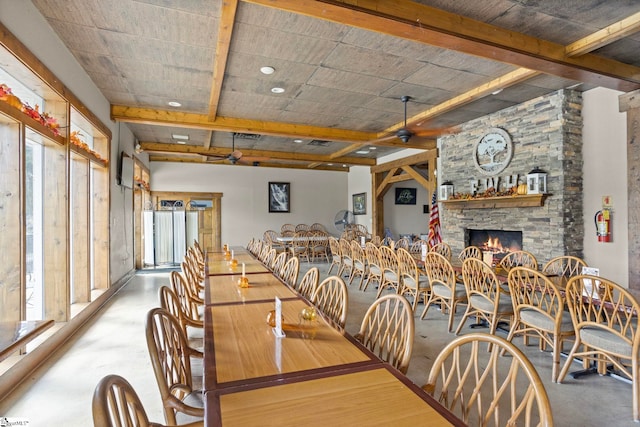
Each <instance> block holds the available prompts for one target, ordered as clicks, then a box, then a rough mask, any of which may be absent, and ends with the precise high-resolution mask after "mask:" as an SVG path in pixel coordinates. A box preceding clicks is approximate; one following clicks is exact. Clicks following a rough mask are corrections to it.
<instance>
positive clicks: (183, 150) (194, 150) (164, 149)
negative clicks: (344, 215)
mask: <svg viewBox="0 0 640 427" xmlns="http://www.w3.org/2000/svg"><path fill="white" fill-rule="evenodd" d="M140 148H141V149H142V150H143V151H146V152H150V153H176V154H192V155H202V156H226V155H227V154H229V153H230V150H229V149H228V148H217V147H211V148H208V149H205V148H203V147H201V146H199V145H182V144H167V143H163V142H143V141H141V142H140ZM241 151H242V154H243V155H244V156H247V157H267V158H269V159H272V160H292V161H300V162H312V163H313V162H319V163H340V164H348V165H360V166H374V165H375V164H376V160H375V159H369V158H363V157H338V158H335V159H333V158H331V157H330V156H326V155H317V154H305V153H291V152H286V151H267V150H244V149H243V150H241ZM304 166H305V167H306V166H307V165H304Z"/></svg>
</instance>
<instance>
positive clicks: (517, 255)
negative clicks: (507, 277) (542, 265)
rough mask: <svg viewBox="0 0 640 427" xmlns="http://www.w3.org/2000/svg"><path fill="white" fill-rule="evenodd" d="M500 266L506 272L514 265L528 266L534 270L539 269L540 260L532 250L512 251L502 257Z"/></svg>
mask: <svg viewBox="0 0 640 427" xmlns="http://www.w3.org/2000/svg"><path fill="white" fill-rule="evenodd" d="M499 266H500V267H501V268H502V269H503V270H504V271H506V272H508V271H509V270H511V269H512V268H513V267H528V268H530V269H532V270H537V269H538V261H537V260H536V257H535V256H533V254H532V253H531V252H527V251H512V252H509V253H508V254H507V255H506V256H505V257H504V258H502V260H501V261H500V264H499Z"/></svg>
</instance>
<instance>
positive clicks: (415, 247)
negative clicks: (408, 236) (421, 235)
mask: <svg viewBox="0 0 640 427" xmlns="http://www.w3.org/2000/svg"><path fill="white" fill-rule="evenodd" d="M423 245H424V246H426V247H427V248H428V247H429V242H427V241H426V240H422V239H420V240H416V241H415V242H413V243H411V246H409V252H411V253H412V254H421V253H422V246H423Z"/></svg>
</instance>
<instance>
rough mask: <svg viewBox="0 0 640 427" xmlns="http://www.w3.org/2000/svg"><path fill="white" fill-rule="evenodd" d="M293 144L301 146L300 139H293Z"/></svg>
mask: <svg viewBox="0 0 640 427" xmlns="http://www.w3.org/2000/svg"><path fill="white" fill-rule="evenodd" d="M293 142H295V143H296V144H302V140H301V139H294V140H293Z"/></svg>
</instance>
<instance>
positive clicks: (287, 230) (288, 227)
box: [280, 224, 296, 236]
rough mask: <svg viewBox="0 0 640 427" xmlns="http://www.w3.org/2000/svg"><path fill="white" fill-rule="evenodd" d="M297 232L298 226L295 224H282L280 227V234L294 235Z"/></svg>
mask: <svg viewBox="0 0 640 427" xmlns="http://www.w3.org/2000/svg"><path fill="white" fill-rule="evenodd" d="M295 232H296V226H295V225H293V224H282V227H280V234H282V235H283V236H292V235H293V233H295Z"/></svg>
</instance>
